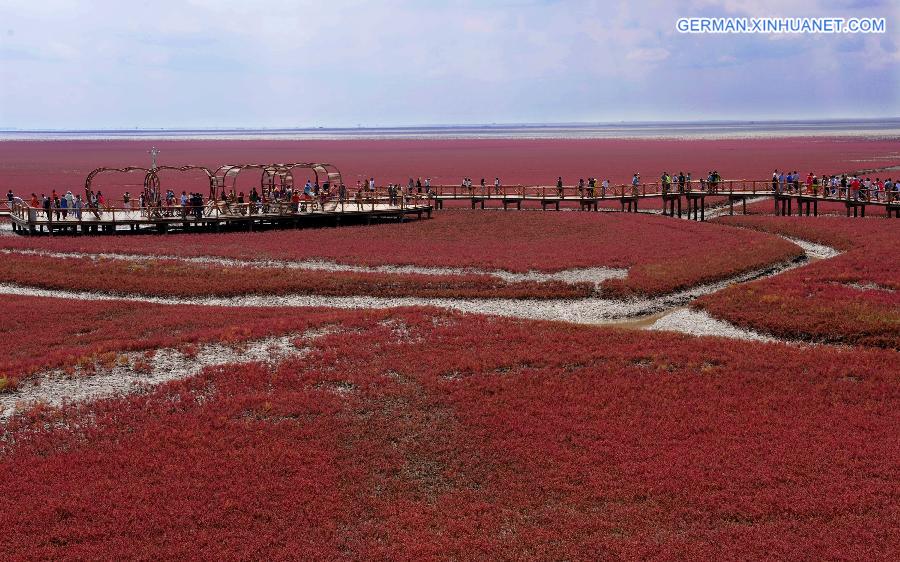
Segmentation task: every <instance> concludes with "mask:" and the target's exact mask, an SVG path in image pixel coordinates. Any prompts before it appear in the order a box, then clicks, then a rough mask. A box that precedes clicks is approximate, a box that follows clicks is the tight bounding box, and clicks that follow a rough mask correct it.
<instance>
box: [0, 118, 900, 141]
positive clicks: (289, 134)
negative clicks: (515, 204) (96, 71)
mask: <svg viewBox="0 0 900 562" xmlns="http://www.w3.org/2000/svg"><path fill="white" fill-rule="evenodd" d="M809 136H817V137H844V136H847V137H870V138H900V118H893V119H859V120H818V121H816V120H811V121H703V122H678V123H664V122H641V123H598V124H588V123H577V124H526V125H459V126H423V127H384V128H367V127H359V128H323V127H318V128H306V129H119V130H101V129H98V130H77V131H76V130H71V131H68V130H35V131H26V130H0V140H107V139H109V140H112V139H122V140H142V139H169V140H204V139H205V140H225V139H238V140H338V139H437V140H440V139H629V138H636V139H653V138H661V139H729V138H767V137H771V138H780V137H809Z"/></svg>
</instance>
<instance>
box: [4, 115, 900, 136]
mask: <svg viewBox="0 0 900 562" xmlns="http://www.w3.org/2000/svg"><path fill="white" fill-rule="evenodd" d="M883 121H884V122H893V121H900V116H885V117H829V118H823V119H817V118H806V119H770V118H766V119H701V120H634V121H628V120H622V121H559V122H555V121H537V122H508V123H422V124H416V125H357V126H330V125H308V126H285V127H275V126H264V125H263V126H222V127H212V126H198V127H142V126H137V127H97V128H76V129H72V128H21V127H3V126H0V132H15V133H48V132H66V133H94V132H133V131H154V132H155V131H172V132H182V131H184V132H196V131H323V130H324V131H366V130H398V131H399V130H415V129H461V128H477V129H501V128H549V127H572V128H578V127H596V126H608V127H616V126H633V125H664V126H665V125H674V126H677V125H765V124H818V123H847V122H852V123H869V122H883Z"/></svg>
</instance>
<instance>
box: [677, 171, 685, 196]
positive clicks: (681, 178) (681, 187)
mask: <svg viewBox="0 0 900 562" xmlns="http://www.w3.org/2000/svg"><path fill="white" fill-rule="evenodd" d="M685 179H687V178H685V176H684V172H678V193H684V180H685Z"/></svg>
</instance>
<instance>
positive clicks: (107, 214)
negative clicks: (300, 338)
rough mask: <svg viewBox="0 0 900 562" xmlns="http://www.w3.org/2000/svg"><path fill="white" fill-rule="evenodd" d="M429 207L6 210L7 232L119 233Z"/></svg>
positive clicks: (386, 215)
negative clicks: (8, 230) (8, 223)
mask: <svg viewBox="0 0 900 562" xmlns="http://www.w3.org/2000/svg"><path fill="white" fill-rule="evenodd" d="M431 211H432V206H431V203H430V202H429V201H428V200H426V199H421V200H417V201H414V202H410V203H409V204H406V203H405V202H404V203H402V204H400V205H390V204H388V203H387V202H386V201H381V200H376V199H369V200H367V201H364V202H363V203H362V204H359V205H358V204H357V203H356V202H355V201H344V202H339V201H338V202H328V203H326V204H325V205H324V208H321V207H320V206H319V205H318V204H313V203H305V204H301V205H299V206H298V208H297V209H296V211H295V210H294V208H293V206H292V205H291V204H282V205H277V206H276V205H271V206H268V205H267V206H265V207H260V206H258V205H253V204H250V203H244V204H229V205H224V204H221V203H218V204H207V205H204V206H202V207H201V208H199V209H196V208H190V207H184V208H183V207H181V206H177V207H173V208H154V209H144V210H141V209H136V208H126V207H104V208H102V209H87V208H86V209H82V210H81V212H80V213H77V212H76V211H75V210H72V209H69V210H68V211H67V212H66V213H63V212H62V211H61V210H60V211H59V212H57V210H56V209H52V210H51V211H50V212H49V213H48V212H46V211H45V210H44V209H36V208H33V207H29V206H28V205H27V204H25V203H22V202H18V201H17V202H16V203H14V204H13V208H12V210H11V211H10V213H9V216H10V220H11V222H12V228H13V231H14V232H16V233H18V234H23V235H35V234H50V235H53V234H123V233H142V232H155V233H166V232H174V231H181V232H203V231H205V232H209V231H212V232H225V231H253V230H265V229H274V228H302V227H309V226H340V225H350V224H370V223H372V222H386V221H397V222H403V221H406V220H409V219H412V218H415V219H421V218H422V217H423V216H424V217H428V218H430V217H431Z"/></svg>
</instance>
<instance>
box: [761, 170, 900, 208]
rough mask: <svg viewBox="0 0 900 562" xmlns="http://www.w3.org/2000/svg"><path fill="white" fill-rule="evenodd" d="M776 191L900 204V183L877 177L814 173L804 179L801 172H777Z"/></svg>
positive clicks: (774, 186)
mask: <svg viewBox="0 0 900 562" xmlns="http://www.w3.org/2000/svg"><path fill="white" fill-rule="evenodd" d="M772 191H774V192H776V193H786V194H798V195H812V196H814V197H817V196H819V195H820V194H821V195H822V196H823V197H833V198H838V199H851V200H854V201H874V202H879V201H883V202H892V201H897V200H900V183H898V182H896V181H892V180H891V178H887V179H885V180H882V179H881V178H878V177H876V178H875V179H874V180H873V179H872V178H870V177H868V176H867V177H862V176H854V175H847V174H841V175H840V176H838V175H836V174H822V176H821V177H820V176H817V175H815V174H813V173H812V172H810V173H808V174H807V175H806V177H805V178H803V177H802V176H801V175H800V174H799V173H797V171H796V170H795V171H792V172H785V171H784V170H782V171H778V170H777V169H776V170H775V171H774V172H772Z"/></svg>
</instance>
